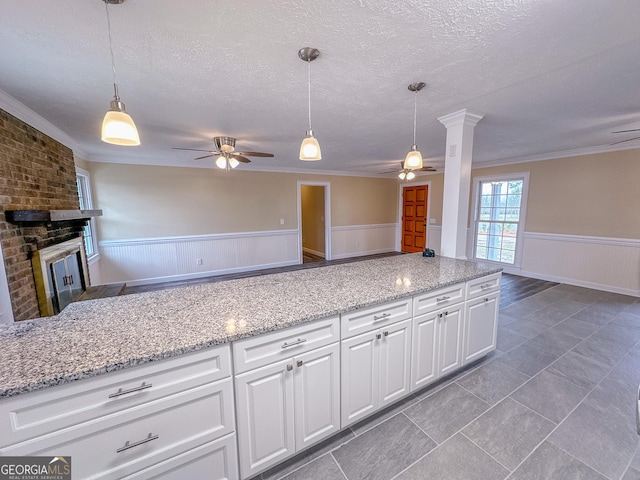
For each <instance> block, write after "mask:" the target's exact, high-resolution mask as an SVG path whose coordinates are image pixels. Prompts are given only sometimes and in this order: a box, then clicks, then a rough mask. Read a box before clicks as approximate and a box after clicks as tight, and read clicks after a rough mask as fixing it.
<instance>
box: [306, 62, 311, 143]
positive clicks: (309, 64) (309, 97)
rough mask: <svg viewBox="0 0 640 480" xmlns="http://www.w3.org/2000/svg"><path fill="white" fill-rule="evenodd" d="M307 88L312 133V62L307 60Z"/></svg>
mask: <svg viewBox="0 0 640 480" xmlns="http://www.w3.org/2000/svg"><path fill="white" fill-rule="evenodd" d="M307 87H308V99H309V131H311V61H310V60H307Z"/></svg>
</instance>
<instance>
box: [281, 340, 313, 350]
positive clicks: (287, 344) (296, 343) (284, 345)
mask: <svg viewBox="0 0 640 480" xmlns="http://www.w3.org/2000/svg"><path fill="white" fill-rule="evenodd" d="M306 341H307V339H306V338H299V339H297V340H296V341H295V342H291V343H287V342H284V344H282V348H289V347H295V346H296V345H300V344H301V343H304V342H306Z"/></svg>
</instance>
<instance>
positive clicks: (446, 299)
mask: <svg viewBox="0 0 640 480" xmlns="http://www.w3.org/2000/svg"><path fill="white" fill-rule="evenodd" d="M464 299H465V284H464V283H458V284H456V285H451V286H449V287H444V288H439V289H438V290H433V291H431V292H427V293H423V294H422V295H416V296H415V297H414V298H413V312H414V315H415V316H418V315H422V314H424V313H429V312H433V311H434V310H438V309H440V308H442V307H447V306H449V305H453V304H455V303H458V302H462V301H463V300H464Z"/></svg>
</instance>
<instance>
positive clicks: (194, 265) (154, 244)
mask: <svg viewBox="0 0 640 480" xmlns="http://www.w3.org/2000/svg"><path fill="white" fill-rule="evenodd" d="M298 238H299V237H298V231H297V230H274V231H268V232H243V233H232V234H212V235H200V236H187V237H167V238H153V239H139V240H121V241H103V242H100V245H99V248H100V261H99V262H98V265H96V266H95V268H92V279H94V280H95V278H94V277H93V275H94V270H95V274H96V275H95V276H96V277H98V278H99V283H100V284H109V283H117V282H126V283H127V284H128V285H141V284H148V283H159V282H167V281H172V280H184V279H188V278H197V277H204V276H209V275H221V274H225V273H235V272H242V271H248V270H259V269H265V268H273V267H281V266H285V265H296V264H298V263H300V258H299V248H298ZM94 284H97V283H96V282H95V281H94Z"/></svg>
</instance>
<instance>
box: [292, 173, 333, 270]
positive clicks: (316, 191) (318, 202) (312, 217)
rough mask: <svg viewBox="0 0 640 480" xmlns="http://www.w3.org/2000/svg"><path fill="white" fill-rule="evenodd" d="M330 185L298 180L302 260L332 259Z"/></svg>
mask: <svg viewBox="0 0 640 480" xmlns="http://www.w3.org/2000/svg"><path fill="white" fill-rule="evenodd" d="M329 189H330V185H329V183H325V182H298V237H299V245H300V256H299V259H300V263H312V262H319V261H323V260H331V237H330V234H331V218H330V212H331V208H330V193H329V192H330V190H329Z"/></svg>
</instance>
